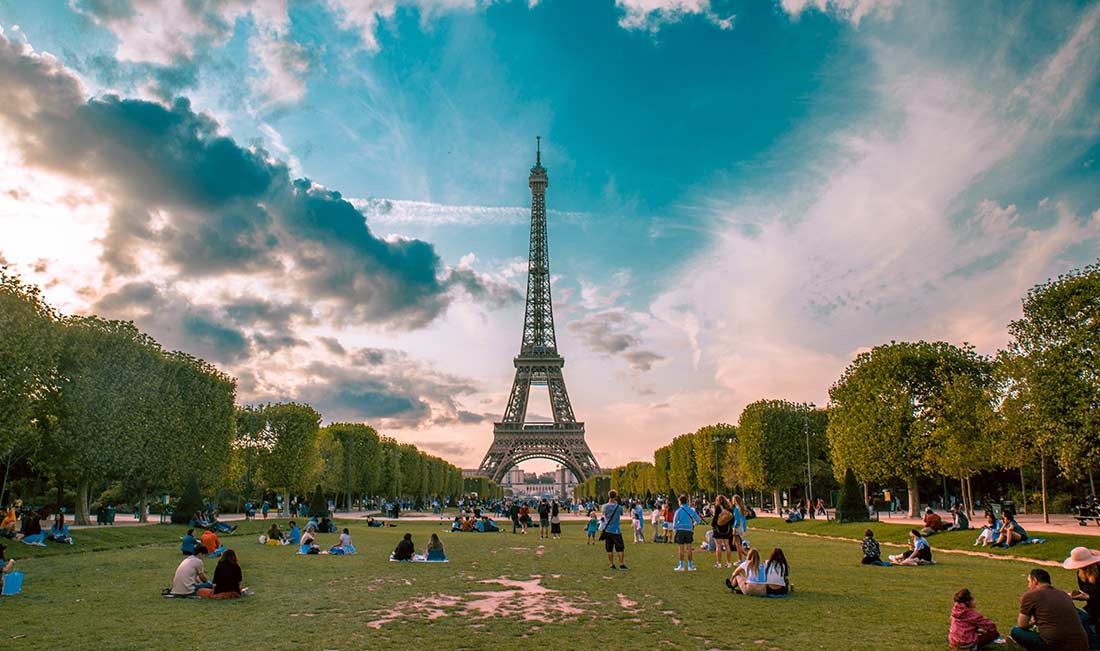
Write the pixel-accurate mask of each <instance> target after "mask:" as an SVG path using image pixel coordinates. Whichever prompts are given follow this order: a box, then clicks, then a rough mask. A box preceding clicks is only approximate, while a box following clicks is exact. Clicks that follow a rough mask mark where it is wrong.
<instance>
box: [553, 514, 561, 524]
mask: <svg viewBox="0 0 1100 651" xmlns="http://www.w3.org/2000/svg"><path fill="white" fill-rule="evenodd" d="M550 524H561V518H559V517H558V516H556V515H555V516H553V517H551V518H550Z"/></svg>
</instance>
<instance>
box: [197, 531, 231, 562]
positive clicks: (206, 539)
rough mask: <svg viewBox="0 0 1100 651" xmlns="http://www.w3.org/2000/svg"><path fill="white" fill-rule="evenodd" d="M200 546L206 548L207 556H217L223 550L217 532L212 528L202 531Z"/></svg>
mask: <svg viewBox="0 0 1100 651" xmlns="http://www.w3.org/2000/svg"><path fill="white" fill-rule="evenodd" d="M202 546H203V547H205V548H206V555H207V557H208V558H217V557H218V556H221V554H222V552H224V551H225V547H223V546H222V544H221V541H219V540H218V534H216V533H214V530H213V529H207V530H206V531H204V532H202Z"/></svg>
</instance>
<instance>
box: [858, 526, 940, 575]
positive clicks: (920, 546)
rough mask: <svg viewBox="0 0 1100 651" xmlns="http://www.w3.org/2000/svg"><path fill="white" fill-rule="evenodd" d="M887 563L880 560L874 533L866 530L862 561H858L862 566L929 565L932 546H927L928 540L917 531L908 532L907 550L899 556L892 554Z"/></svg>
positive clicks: (880, 551) (879, 549) (880, 552)
mask: <svg viewBox="0 0 1100 651" xmlns="http://www.w3.org/2000/svg"><path fill="white" fill-rule="evenodd" d="M888 558H889V559H890V560H889V562H887V561H884V560H882V549H881V548H880V547H879V544H878V541H877V540H875V532H874V531H872V530H870V529H868V530H866V531H864V532H863V559H862V560H861V561H860V563H862V564H863V565H883V566H889V565H931V564H932V563H933V561H932V546H931V545H929V544H928V540H927V539H926V538H925V537H924V536H922V535H921V531H920V530H919V529H910V530H909V549H907V550H905V551H904V552H902V553H900V554H893V555H891V556H889V557H888Z"/></svg>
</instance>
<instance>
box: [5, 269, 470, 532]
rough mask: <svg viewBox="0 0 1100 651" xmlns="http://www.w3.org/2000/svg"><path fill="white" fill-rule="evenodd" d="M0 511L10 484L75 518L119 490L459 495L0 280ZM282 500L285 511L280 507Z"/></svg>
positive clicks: (344, 429) (351, 439)
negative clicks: (102, 493)
mask: <svg viewBox="0 0 1100 651" xmlns="http://www.w3.org/2000/svg"><path fill="white" fill-rule="evenodd" d="M0 463H2V464H3V468H4V470H3V480H2V485H0V502H2V501H4V499H5V495H6V494H8V492H9V491H8V489H9V487H10V483H11V482H10V480H11V479H12V478H13V477H12V473H13V471H17V472H18V471H21V472H23V473H24V474H28V475H31V476H33V477H35V478H36V479H37V480H41V479H43V478H45V479H46V480H48V481H49V482H50V483H52V484H53V486H54V487H55V488H56V490H57V500H56V501H57V502H58V503H59V504H60V502H61V501H62V499H63V496H64V494H65V489H66V487H69V488H75V502H76V519H77V521H78V522H80V523H85V522H88V520H89V511H90V508H89V505H90V500H91V497H92V496H91V491H92V489H93V487H95V486H102V485H103V484H104V483H106V482H122V483H123V484H124V485H126V486H127V487H129V488H130V489H131V490H132V491H134V492H135V493H136V494H137V495H138V496H139V497H138V500H137V501H138V502H139V506H140V511H141V514H142V517H143V519H144V517H145V508H144V506H145V503H146V502H147V500H148V498H149V497H150V496H151V495H155V494H159V493H160V492H162V491H179V490H180V489H182V487H183V486H184V485H185V484H187V483H188V482H190V481H191V480H195V481H196V482H197V483H198V484H199V485H200V486H201V487H202V488H203V489H204V490H207V491H211V492H213V491H216V490H219V489H226V488H232V489H234V490H236V491H238V492H240V493H241V494H243V495H245V499H250V498H252V497H253V496H254V493H253V487H261V486H262V487H266V488H268V489H269V490H277V491H281V492H282V493H283V495H287V496H289V495H291V494H296V493H303V494H304V493H305V492H307V491H309V490H310V489H312V488H313V487H314V486H316V485H318V484H320V485H321V486H322V488H323V490H324V491H325V492H326V493H327V494H329V495H333V496H339V497H338V500H339V501H342V502H344V504H345V505H346V506H350V505H351V504H353V503H354V502H355V500H356V496H360V497H362V496H365V495H371V496H386V497H391V498H393V497H411V498H422V497H425V496H428V495H435V496H445V495H452V496H454V495H459V494H461V492H462V490H463V481H462V472H461V470H460V469H459V468H457V467H455V466H453V465H451V464H449V463H447V462H446V461H444V460H443V459H440V458H438V457H434V456H431V455H428V454H425V453H423V452H421V451H419V450H418V449H417V448H416V447H415V446H413V445H410V444H403V443H399V442H398V441H396V440H394V439H392V438H390V437H386V436H381V435H379V434H378V433H377V432H376V431H375V430H374V429H373V428H371V427H369V426H367V425H364V424H357V423H333V424H331V425H328V426H326V427H321V415H320V414H319V413H318V412H317V411H316V410H315V409H314V408H313V407H311V406H309V405H306V404H298V403H281V404H268V405H259V406H242V405H238V404H237V403H236V380H235V379H234V378H232V377H230V376H228V375H227V374H225V373H223V372H222V371H220V370H218V369H217V368H216V367H214V366H213V365H212V364H209V363H207V362H205V361H203V360H201V359H198V358H196V357H193V356H191V355H188V354H186V353H182V352H177V351H169V350H165V349H164V348H162V347H161V346H160V344H158V343H157V341H156V340H155V339H153V338H152V337H151V336H149V335H148V334H146V333H143V332H141V331H140V330H139V329H138V328H136V327H135V326H134V324H133V323H131V322H125V321H110V320H105V319H101V318H99V317H96V316H75V315H64V314H61V313H59V312H58V311H57V310H55V309H54V308H52V307H51V306H50V305H49V304H47V303H46V301H45V300H44V299H43V298H42V295H41V292H40V291H39V289H38V288H37V287H34V286H32V285H28V284H25V283H23V282H22V281H21V280H20V279H19V277H18V276H15V275H12V274H9V273H7V271H6V270H5V269H3V268H0ZM288 502H289V498H287V499H286V500H285V501H284V505H286V504H287V503H288Z"/></svg>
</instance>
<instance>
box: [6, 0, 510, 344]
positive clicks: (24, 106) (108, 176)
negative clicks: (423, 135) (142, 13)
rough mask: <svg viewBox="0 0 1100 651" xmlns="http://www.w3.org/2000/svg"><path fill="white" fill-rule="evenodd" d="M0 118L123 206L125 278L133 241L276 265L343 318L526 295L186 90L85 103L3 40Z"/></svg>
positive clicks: (205, 271)
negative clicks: (447, 255)
mask: <svg viewBox="0 0 1100 651" xmlns="http://www.w3.org/2000/svg"><path fill="white" fill-rule="evenodd" d="M96 6H97V7H99V5H96ZM121 6H122V5H114V4H110V3H102V7H99V8H105V9H106V10H120V9H119V8H120V7H121ZM0 122H4V123H7V124H8V125H9V126H11V127H13V128H12V129H11V132H12V133H13V134H14V137H15V140H14V144H15V146H16V147H18V149H19V150H20V152H21V154H22V155H23V158H24V160H25V161H26V163H27V164H29V165H33V166H36V167H40V168H46V169H49V170H52V171H54V172H58V173H62V174H66V175H69V176H72V177H74V178H79V179H80V180H81V181H82V182H84V183H87V184H90V185H93V186H95V187H96V188H98V189H99V190H100V191H101V192H102V193H103V194H104V195H106V196H107V197H109V198H110V200H111V201H112V203H114V205H115V210H114V213H113V215H112V218H111V223H110V226H109V229H108V232H107V234H106V236H105V238H104V239H103V244H104V252H103V259H104V261H105V262H106V263H107V264H108V265H109V267H110V268H111V269H112V270H113V272H115V273H117V274H121V275H124V276H125V275H130V274H133V273H135V272H136V271H137V269H136V265H135V262H134V257H133V252H134V251H138V250H141V251H153V252H155V253H156V254H157V255H158V256H159V258H160V259H161V260H162V261H163V262H164V263H166V264H167V265H168V266H169V267H171V268H172V269H173V270H174V271H175V273H177V274H178V275H179V276H180V277H203V276H214V275H220V274H224V273H227V272H233V273H251V274H257V273H258V274H268V275H275V274H279V277H280V278H281V279H285V282H287V283H289V284H291V285H292V287H291V289H293V290H296V291H297V292H298V293H301V294H308V295H310V296H311V298H319V299H327V300H328V301H329V302H330V303H331V305H332V306H334V311H333V313H332V316H334V317H335V318H343V319H348V320H356V321H366V322H374V323H384V324H388V325H393V326H398V327H404V328H411V327H419V326H423V325H425V324H427V323H428V322H430V321H431V320H432V319H434V318H435V317H436V316H437V315H439V314H440V313H441V312H442V310H443V309H444V308H445V307H446V306H447V304H448V303H449V301H450V297H451V293H452V291H451V290H452V288H455V287H459V288H461V289H463V290H465V291H466V292H468V293H469V294H470V295H471V296H473V297H475V298H477V299H480V300H483V301H486V302H489V303H492V304H497V303H500V302H501V301H508V300H516V299H517V298H518V294H517V293H516V292H515V290H514V289H511V288H505V287H504V286H498V285H496V284H494V283H491V282H489V281H486V280H484V279H482V278H480V277H478V276H477V275H476V274H474V273H473V272H471V271H468V270H447V269H445V268H444V266H443V264H442V261H441V260H440V258H439V256H438V255H437V254H436V252H435V249H434V247H433V246H432V245H431V244H429V243H427V242H423V241H420V240H412V239H409V240H405V239H397V240H393V241H387V240H384V239H382V238H379V237H377V236H375V235H374V233H372V232H371V230H370V228H369V227H368V226H367V223H366V220H365V219H364V217H363V214H362V213H361V212H360V211H359V210H357V209H356V208H355V207H354V206H352V205H351V204H350V203H348V202H347V201H345V200H344V199H343V198H342V197H341V195H340V193H338V192H334V191H332V190H329V189H327V188H323V187H320V186H318V185H316V184H314V183H312V182H311V181H309V180H308V179H298V180H292V179H291V177H290V175H289V173H288V171H287V168H286V166H285V165H283V164H282V163H280V162H277V161H274V160H273V159H271V158H270V157H269V155H268V153H267V152H266V151H264V150H263V149H259V148H252V149H249V148H244V147H241V146H240V145H238V144H237V143H236V142H235V141H234V140H233V139H232V138H229V137H226V136H224V135H222V134H221V133H220V132H219V125H218V124H217V122H215V121H214V120H213V119H212V118H211V117H209V116H207V115H203V114H200V113H196V112H195V111H194V110H192V108H191V105H190V102H189V101H188V100H187V99H185V98H179V99H176V100H175V101H174V102H173V103H172V104H171V105H170V106H166V105H162V104H159V103H155V102H146V101H142V100H133V99H122V98H119V97H116V96H112V95H107V96H104V97H99V98H93V99H90V100H86V99H85V97H84V94H83V90H82V88H81V87H80V84H79V82H78V81H77V80H76V78H75V77H73V76H72V75H71V74H69V72H68V71H67V70H65V69H64V68H63V67H61V66H60V65H58V63H57V62H56V60H54V59H52V58H51V57H48V56H43V55H37V54H34V53H31V52H29V51H28V50H27V49H25V48H24V46H21V45H17V44H14V43H11V42H9V41H8V40H7V39H5V38H4V37H3V36H0Z"/></svg>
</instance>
